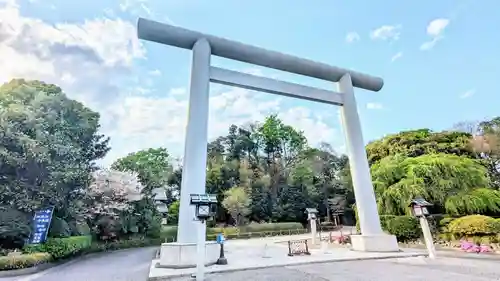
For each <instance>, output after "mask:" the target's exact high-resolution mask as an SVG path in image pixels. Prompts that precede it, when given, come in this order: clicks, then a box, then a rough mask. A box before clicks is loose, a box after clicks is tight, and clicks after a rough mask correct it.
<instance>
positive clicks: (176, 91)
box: [169, 87, 187, 96]
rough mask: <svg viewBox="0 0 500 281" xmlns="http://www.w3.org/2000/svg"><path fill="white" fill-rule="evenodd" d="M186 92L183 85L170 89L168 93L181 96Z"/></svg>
mask: <svg viewBox="0 0 500 281" xmlns="http://www.w3.org/2000/svg"><path fill="white" fill-rule="evenodd" d="M186 93H187V89H186V88H183V87H179V88H173V89H170V91H169V94H170V95H171V96H183V95H185V94H186Z"/></svg>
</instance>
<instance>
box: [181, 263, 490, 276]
mask: <svg viewBox="0 0 500 281" xmlns="http://www.w3.org/2000/svg"><path fill="white" fill-rule="evenodd" d="M206 277H207V278H206V281H220V280H224V281H401V280H405V281H443V280H453V281H497V280H500V267H499V266H498V261H495V260H488V259H464V258H449V257H441V258H438V259H436V260H429V259H428V258H424V257H416V258H403V259H388V260H365V261H349V262H334V263H324V264H310V265H302V266H287V267H282V268H267V269H261V270H248V271H239V272H232V273H225V274H214V275H207V276H206ZM188 280H192V279H190V278H183V279H173V281H188Z"/></svg>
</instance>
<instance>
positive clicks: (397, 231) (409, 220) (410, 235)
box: [386, 216, 422, 242]
mask: <svg viewBox="0 0 500 281" xmlns="http://www.w3.org/2000/svg"><path fill="white" fill-rule="evenodd" d="M386 227H387V228H386V230H387V232H389V233H390V234H392V235H394V236H396V238H397V239H398V241H400V242H408V241H414V240H417V239H418V238H420V236H421V234H422V231H421V229H420V224H419V222H418V220H417V219H416V218H415V217H411V216H396V217H393V218H390V219H387V221H386Z"/></svg>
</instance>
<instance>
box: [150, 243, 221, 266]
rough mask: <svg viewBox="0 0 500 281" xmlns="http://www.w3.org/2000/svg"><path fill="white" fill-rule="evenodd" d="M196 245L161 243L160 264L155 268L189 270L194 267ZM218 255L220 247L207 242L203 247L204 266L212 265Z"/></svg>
mask: <svg viewBox="0 0 500 281" xmlns="http://www.w3.org/2000/svg"><path fill="white" fill-rule="evenodd" d="M196 251H197V249H196V243H178V242H174V243H163V244H161V249H160V262H159V263H157V264H156V267H162V268H177V269H178V268H190V267H196V257H197V252H196ZM219 255H220V245H219V244H217V242H215V241H207V242H206V247H205V265H206V266H209V265H213V264H215V263H216V262H217V259H218V258H219Z"/></svg>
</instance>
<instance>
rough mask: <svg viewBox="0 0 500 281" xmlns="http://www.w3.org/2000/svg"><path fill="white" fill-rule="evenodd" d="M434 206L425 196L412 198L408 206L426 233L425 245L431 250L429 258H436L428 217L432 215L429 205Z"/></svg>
mask: <svg viewBox="0 0 500 281" xmlns="http://www.w3.org/2000/svg"><path fill="white" fill-rule="evenodd" d="M430 206H432V204H431V203H429V202H427V201H426V200H424V199H423V198H421V197H419V198H415V199H413V200H411V202H410V205H409V206H408V207H410V208H411V213H412V215H413V216H415V217H417V218H418V219H419V221H420V227H421V228H422V233H423V234H424V240H425V245H426V247H427V251H428V252H429V258H431V259H434V258H436V249H435V247H434V240H433V239H432V233H431V228H430V227H429V222H428V221H427V217H428V216H429V215H430V214H429V210H428V209H427V207H430Z"/></svg>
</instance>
